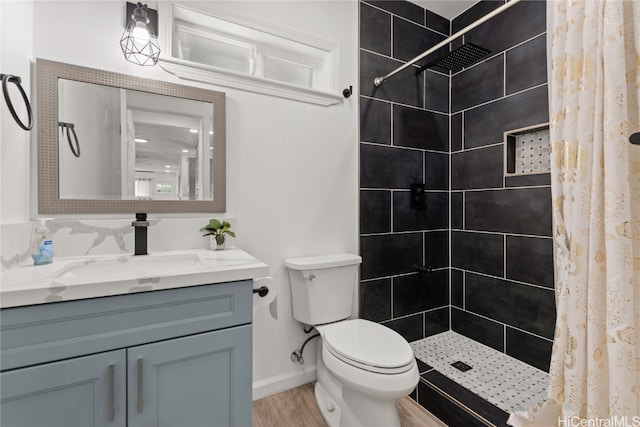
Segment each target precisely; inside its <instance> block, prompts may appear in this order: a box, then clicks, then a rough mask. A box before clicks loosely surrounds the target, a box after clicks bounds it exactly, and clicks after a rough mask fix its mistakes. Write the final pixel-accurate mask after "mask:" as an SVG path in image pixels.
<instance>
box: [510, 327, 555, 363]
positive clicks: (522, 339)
mask: <svg viewBox="0 0 640 427" xmlns="http://www.w3.org/2000/svg"><path fill="white" fill-rule="evenodd" d="M506 329H507V339H506V344H507V348H506V352H507V354H508V355H510V356H513V357H515V358H516V359H520V360H523V361H525V362H527V363H528V364H530V365H532V366H535V367H536V368H538V369H542V370H543V371H547V372H548V371H549V363H550V361H551V349H552V347H553V342H552V341H550V340H546V339H543V338H540V337H537V336H535V335H531V334H528V333H526V332H523V331H519V330H517V329H513V328H510V327H507V328H506Z"/></svg>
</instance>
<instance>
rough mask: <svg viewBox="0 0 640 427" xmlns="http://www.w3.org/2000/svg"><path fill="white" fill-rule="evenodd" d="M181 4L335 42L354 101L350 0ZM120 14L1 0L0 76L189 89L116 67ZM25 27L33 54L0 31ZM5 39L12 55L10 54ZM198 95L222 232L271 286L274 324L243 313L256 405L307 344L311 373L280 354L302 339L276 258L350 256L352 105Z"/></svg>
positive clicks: (15, 155) (9, 210)
mask: <svg viewBox="0 0 640 427" xmlns="http://www.w3.org/2000/svg"><path fill="white" fill-rule="evenodd" d="M189 4H190V5H191V6H196V7H207V8H215V7H217V6H220V5H222V6H225V7H228V8H230V9H235V10H237V11H239V12H241V13H244V14H246V15H250V16H254V17H255V18H257V19H260V20H263V21H267V22H271V23H273V24H275V25H278V26H281V27H287V28H290V29H292V30H295V31H298V32H303V33H306V34H309V35H312V36H315V37H318V38H321V39H325V40H328V41H334V42H337V43H339V44H340V54H341V58H340V61H341V75H340V84H341V87H340V90H341V89H342V88H343V87H348V86H349V85H353V86H354V92H355V93H358V89H357V84H358V49H357V43H358V5H357V2H355V1H335V2H332V1H296V2H278V1H255V2H245V1H230V2H190V3H189ZM150 6H153V5H152V4H151V3H150ZM124 8H125V2H124V1H90V2H76V1H68V2H63V1H36V2H34V3H33V4H32V3H29V2H27V3H26V4H25V2H24V1H21V2H19V5H18V4H17V2H16V4H14V3H13V2H7V1H4V0H3V1H0V14H1V15H2V16H1V19H2V21H1V22H2V40H1V43H2V44H1V46H0V47H1V51H2V58H3V64H2V67H3V72H5V71H4V69H5V64H4V62H5V61H4V60H5V56H7V57H9V58H8V59H7V61H6V62H7V64H9V63H10V65H11V67H9V68H11V69H12V71H13V70H16V71H15V72H17V73H21V74H24V75H25V76H28V74H29V73H28V70H29V67H30V61H32V60H34V58H36V57H41V58H45V59H50V60H54V61H60V62H67V63H72V64H77V65H82V66H88V67H93V68H99V69H104V70H109V71H116V72H121V73H129V74H134V75H136V76H139V77H147V78H153V79H159V80H167V81H173V82H178V83H182V84H193V85H198V84H197V83H193V82H184V81H180V80H179V79H178V78H177V77H175V76H173V75H170V74H168V73H166V72H164V71H163V70H162V69H161V68H160V67H139V66H136V65H134V64H131V63H128V62H126V61H125V60H124V59H123V57H122V53H121V51H120V47H119V44H118V42H119V38H120V35H121V33H122V31H123V24H122V21H123V16H124ZM31 9H32V10H33V21H32V22H31V20H30V19H29V17H30V15H31ZM25 17H26V18H27V19H26V22H27V24H26V25H25V23H24V22H25V20H24V19H23V18H25ZM18 22H19V23H18ZM14 27H15V28H14ZM32 28H33V34H32V35H33V44H32V48H31V42H30V40H31V36H32V35H31V34H26V36H25V37H19V38H17V37H15V33H10V34H11V35H12V37H11V38H9V37H6V36H5V32H9V30H10V29H15V31H16V32H17V33H18V34H24V33H25V32H26V33H30V32H31V29H32ZM25 30H26V31H25ZM16 39H19V45H23V46H22V47H23V49H19V46H14V45H15V44H16ZM5 53H6V55H5ZM9 68H6V69H7V70H8V69H9ZM28 84H29V82H28V79H27V87H28ZM203 87H207V88H212V89H215V90H221V91H224V92H226V93H227V207H228V208H227V210H228V213H227V215H228V216H229V217H232V218H235V219H236V220H235V223H234V224H233V226H234V229H235V231H236V233H237V235H238V238H237V239H235V242H233V243H234V244H235V245H236V246H238V247H240V248H242V249H244V250H246V251H247V252H249V253H251V254H252V255H254V256H256V257H257V258H259V259H261V260H262V261H264V262H266V263H267V264H268V265H269V267H270V275H271V276H272V277H273V278H274V279H275V281H276V283H277V286H278V288H279V294H278V301H277V307H278V310H277V320H274V319H273V318H272V317H271V315H270V314H269V312H268V309H267V308H266V307H262V308H258V309H256V310H254V342H253V344H254V347H253V351H254V373H253V376H254V397H261V396H263V395H266V394H270V393H272V392H276V391H279V390H280V389H281V388H283V387H292V386H295V385H297V384H299V383H302V382H304V381H305V380H308V379H309V378H313V375H314V372H313V366H314V365H315V353H314V352H315V344H310V345H309V346H308V347H307V348H306V349H305V361H306V364H305V367H307V368H311V369H310V370H309V371H308V372H307V373H305V372H304V369H303V368H301V367H300V366H299V365H297V364H296V365H294V364H293V363H292V362H291V361H290V358H289V356H290V353H291V352H292V351H293V350H294V349H296V348H299V347H300V345H301V344H302V342H303V341H304V339H305V338H306V337H307V335H305V334H304V333H303V332H302V328H301V325H300V324H299V323H298V322H296V321H295V320H293V318H292V310H291V297H290V288H289V280H288V277H287V274H286V271H285V269H284V267H283V265H282V262H283V259H284V258H286V257H293V256H303V255H313V254H323V253H331V252H340V251H349V252H353V253H357V250H358V116H357V111H358V105H357V103H358V98H357V97H355V96H354V97H351V98H349V99H347V100H345V101H344V102H343V103H341V104H339V105H335V106H331V107H321V106H316V105H311V104H306V103H302V102H297V101H290V100H285V99H280V98H275V97H271V96H266V95H260V94H254V93H249V92H244V91H239V90H234V89H230V88H225V87H215V86H205V85H203ZM2 111H3V112H2V119H3V122H2V124H3V127H2V196H1V197H2V218H1V220H2V224H5V223H9V222H25V221H28V220H29V219H30V218H29V207H30V204H29V197H28V194H29V174H28V172H25V171H26V170H28V169H29V154H28V150H27V149H26V147H27V144H28V136H25V135H26V134H27V133H26V132H22V131H19V130H16V129H17V126H14V125H12V123H7V122H8V120H5V116H6V114H5V113H6V112H5V109H4V108H3V110H2ZM9 120H10V118H9ZM7 124H8V125H7ZM9 180H10V182H9ZM205 216H206V215H205Z"/></svg>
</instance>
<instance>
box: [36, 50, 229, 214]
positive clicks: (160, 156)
mask: <svg viewBox="0 0 640 427" xmlns="http://www.w3.org/2000/svg"><path fill="white" fill-rule="evenodd" d="M36 82H37V83H36V84H37V86H36V97H37V117H36V120H37V136H38V139H37V146H38V150H37V152H38V159H37V160H38V161H37V164H38V213H39V214H41V215H42V214H45V215H55V214H105V213H109V214H113V213H135V212H147V213H198V212H207V213H214V212H224V211H225V208H226V206H225V175H226V170H225V121H226V120H225V94H224V93H222V92H217V91H212V90H206V89H200V88H196V87H191V86H184V85H179V84H174V83H168V82H162V81H156V80H150V79H144V78H140V77H134V76H130V75H124V74H119V73H113V72H108V71H102V70H96V69H91V68H86V67H80V66H75V65H69V64H63V63H59V62H54V61H49V60H44V59H38V60H37V61H36Z"/></svg>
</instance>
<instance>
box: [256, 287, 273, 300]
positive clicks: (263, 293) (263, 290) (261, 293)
mask: <svg viewBox="0 0 640 427" xmlns="http://www.w3.org/2000/svg"><path fill="white" fill-rule="evenodd" d="M253 293H254V294H258V296H259V297H261V298H264V297H266V296H267V294H268V293H269V288H267V287H266V286H260V287H259V288H256V289H254V290H253Z"/></svg>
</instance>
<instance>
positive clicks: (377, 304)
mask: <svg viewBox="0 0 640 427" xmlns="http://www.w3.org/2000/svg"><path fill="white" fill-rule="evenodd" d="M360 290H361V292H360V317H361V318H362V319H367V320H373V321H375V322H381V321H383V320H389V319H391V279H376V280H369V281H366V282H362V283H361V284H360Z"/></svg>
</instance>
